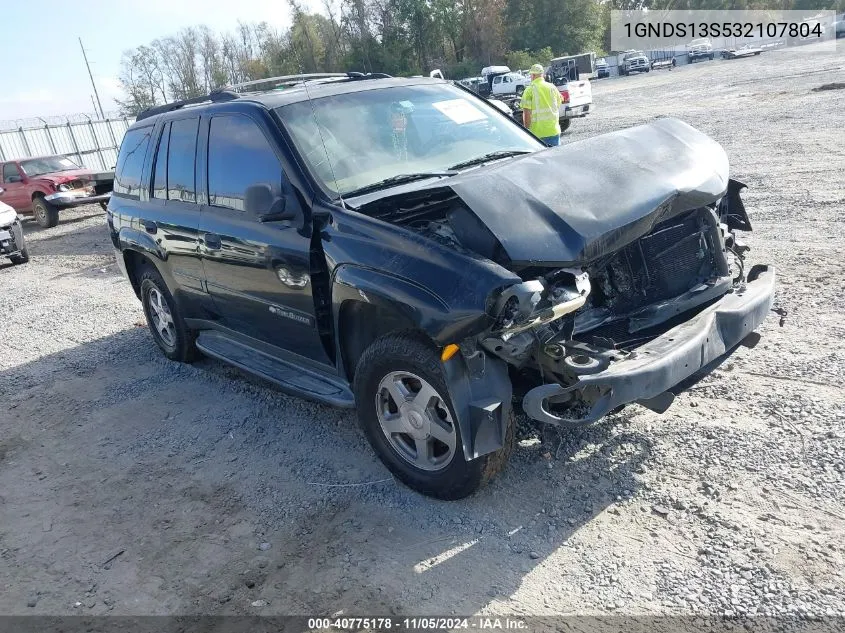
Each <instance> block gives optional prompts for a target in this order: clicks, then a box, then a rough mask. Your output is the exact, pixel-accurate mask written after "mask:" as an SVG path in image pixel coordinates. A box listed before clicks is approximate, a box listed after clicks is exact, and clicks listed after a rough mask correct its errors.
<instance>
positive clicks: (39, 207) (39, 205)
mask: <svg viewBox="0 0 845 633" xmlns="http://www.w3.org/2000/svg"><path fill="white" fill-rule="evenodd" d="M32 213H33V215H35V221H36V222H38V224H39V225H40V226H42V227H44V228H45V229H49V228H52V227H54V226H56V225H57V224H58V223H59V210H58V209H57V208H56V207H54V206H53V205H52V204H50V203H49V202H47V201H46V200H45V199H44V198H40V197H39V198H36V199H35V200H33V201H32Z"/></svg>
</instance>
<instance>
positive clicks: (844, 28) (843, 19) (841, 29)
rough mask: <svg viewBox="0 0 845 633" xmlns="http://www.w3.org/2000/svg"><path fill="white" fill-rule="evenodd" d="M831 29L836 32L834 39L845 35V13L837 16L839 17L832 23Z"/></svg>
mask: <svg viewBox="0 0 845 633" xmlns="http://www.w3.org/2000/svg"><path fill="white" fill-rule="evenodd" d="M833 31H834V33H835V34H836V39H840V38H842V37H845V13H843V14H842V15H840V16H839V19H838V20H837V21H836V22H834V23H833Z"/></svg>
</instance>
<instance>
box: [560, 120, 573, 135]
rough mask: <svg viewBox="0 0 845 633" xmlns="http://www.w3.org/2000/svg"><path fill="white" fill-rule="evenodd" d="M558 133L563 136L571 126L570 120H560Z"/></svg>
mask: <svg viewBox="0 0 845 633" xmlns="http://www.w3.org/2000/svg"><path fill="white" fill-rule="evenodd" d="M559 123H560V133H561V134H563V133H564V132H566V130H568V129H569V126H570V125H572V119H560V120H559Z"/></svg>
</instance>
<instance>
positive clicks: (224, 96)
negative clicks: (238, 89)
mask: <svg viewBox="0 0 845 633" xmlns="http://www.w3.org/2000/svg"><path fill="white" fill-rule="evenodd" d="M237 98H238V95H237V94H236V93H234V92H232V91H230V90H227V89H225V88H224V89H220V90H213V91H212V92H210V93H209V94H207V95H202V96H199V97H193V98H191V99H183V100H181V101H174V102H173V103H165V104H164V105H160V106H153V107H152V108H147V109H146V110H144V111H142V112H140V113H138V116H136V117H135V120H136V121H140V120H142V119H146V118H148V117H151V116H155V115H156V114H164V113H165V112H173V111H174V110H178V109H179V108H183V107H185V106H187V105H194V104H197V103H205V102H206V101H211V102H212V103H218V102H221V101H231V100H232V99H237Z"/></svg>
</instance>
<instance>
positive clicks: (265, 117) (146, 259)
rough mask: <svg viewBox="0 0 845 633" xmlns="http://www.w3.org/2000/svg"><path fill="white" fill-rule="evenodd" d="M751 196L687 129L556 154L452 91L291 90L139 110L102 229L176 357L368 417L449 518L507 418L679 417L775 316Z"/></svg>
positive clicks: (663, 126) (364, 78)
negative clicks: (756, 243) (679, 397)
mask: <svg viewBox="0 0 845 633" xmlns="http://www.w3.org/2000/svg"><path fill="white" fill-rule="evenodd" d="M259 88H261V89H259ZM742 188H743V185H742V184H741V183H739V182H737V181H734V180H730V179H729V178H728V161H727V157H726V155H725V152H724V151H723V150H722V148H721V147H720V146H719V145H718V144H717V143H715V142H714V141H713V140H711V139H710V138H708V137H707V136H705V135H704V134H702V133H700V132H698V131H696V130H695V129H693V128H691V127H689V126H688V125H686V124H685V123H682V122H681V121H678V120H674V119H660V120H658V121H656V122H654V123H651V124H648V125H644V126H641V127H636V128H632V129H628V130H624V131H621V132H615V133H611V134H605V135H602V136H598V137H595V138H592V139H588V140H584V141H579V142H574V143H570V144H568V145H566V146H563V147H556V148H546V147H545V146H544V145H543V144H542V143H541V142H540V141H539V140H538V139H536V138H535V137H533V136H532V135H531V134H530V133H529V132H527V131H526V130H524V129H523V128H522V127H520V126H519V125H518V124H516V123H515V122H514V121H513V120H511V119H510V118H508V117H507V116H506V115H504V114H502V113H501V112H500V111H499V110H497V109H496V108H494V107H492V106H491V105H490V104H489V103H487V102H486V101H485V100H484V99H482V98H480V97H478V96H477V95H474V94H473V93H471V92H469V91H467V90H463V89H462V88H460V87H458V86H455V85H452V84H450V83H447V82H444V81H442V80H435V79H429V78H413V79H399V78H390V77H386V76H377V75H361V74H354V73H350V74H349V75H340V76H329V75H321V76H297V77H283V78H274V79H272V80H267V81H266V82H265V84H264V85H263V86H259V85H258V84H245V85H241V86H236V87H232V88H229V89H226V90H221V91H219V92H215V93H212V94H211V95H208V96H206V97H202V98H198V99H193V100H190V101H183V102H178V103H174V104H169V105H166V106H159V107H156V108H154V109H152V110H148V111H147V112H144V113H143V114H142V115H140V116H139V117H138V120H137V121H136V123H135V124H134V125H133V126H132V127H131V128H130V129H129V131H128V132H127V133H126V136H125V138H124V140H123V143H122V145H121V149H120V155H119V158H118V163H117V170H116V177H115V183H114V193H113V195H112V198H111V202H110V203H109V205H108V226H109V230H110V233H111V239H112V241H113V243H114V247H115V249H116V250H117V261H118V263H119V264H120V266H121V267H122V269H123V270H124V272H125V274H126V276H127V277H128V279H129V280H130V282H131V283H132V287H133V288H134V290H135V293H136V295H137V296H138V297H139V298H140V300H141V302H142V304H143V308H144V312H145V314H146V317H147V321H148V323H149V326H150V330H151V332H152V334H153V337H154V339H155V341H156V343H157V344H158V345H159V347H160V348H161V349H162V350H163V352H164V353H165V355H166V356H167V357H168V358H170V359H172V360H178V361H183V362H189V361H190V360H191V359H192V358H194V356H195V354H196V352H197V350H199V351H201V352H203V353H204V354H207V355H208V356H212V357H215V358H219V359H221V360H223V361H225V362H227V363H231V364H233V365H236V366H238V367H240V368H242V369H244V370H246V371H248V372H251V373H253V374H257V375H259V376H262V377H264V378H266V379H268V380H270V381H272V382H274V383H276V384H277V385H279V386H280V387H282V388H283V389H285V390H286V391H288V392H290V393H294V394H298V395H301V396H304V397H308V398H311V399H314V400H318V401H320V402H324V403H327V404H331V405H336V406H341V407H353V406H357V408H358V415H359V417H360V421H361V425H362V427H363V429H364V431H365V433H366V435H367V437H368V439H369V440H370V442H371V444H372V446H373V448H374V449H375V450H376V452H377V453H378V455H379V457H380V458H381V459H382V460H383V461H384V463H385V464H386V465H387V466H388V467H389V468H390V470H391V471H392V472H393V473H394V474H395V475H396V476H397V477H398V478H399V479H401V480H402V481H404V482H405V483H407V484H408V485H410V486H412V487H413V488H415V489H417V490H419V491H421V492H424V493H426V494H430V495H434V496H438V497H441V498H459V497H462V496H464V495H467V494H469V493H471V492H472V491H473V490H474V489H476V488H477V487H478V485H479V484H480V483H481V482H482V481H484V480H485V479H486V478H488V477H489V476H490V475H492V474H493V473H494V472H495V471H496V470H498V469H499V468H500V467H501V466H502V465H503V464H504V463H505V461H506V459H507V456H508V454H509V451H510V447H511V444H512V441H513V423H512V419H513V413H512V412H513V404H514V403H516V404H517V406H520V407H521V408H522V410H523V411H524V412H525V413H526V414H527V415H528V416H530V417H531V418H533V419H535V420H539V421H542V422H545V423H550V424H555V425H559V426H579V425H584V424H589V423H591V422H593V421H595V420H597V419H599V418H600V417H602V416H604V415H606V414H607V413H609V412H612V411H615V410H617V409H619V408H620V407H622V406H624V405H626V404H629V403H633V402H636V403H639V404H641V405H644V406H646V407H649V408H651V409H654V410H656V411H663V410H665V409H666V408H667V407H668V406H669V405H670V404H671V401H672V398H673V396H672V393H671V392H670V391H669V390H670V388H672V387H674V386H675V385H677V384H678V383H679V382H680V381H682V380H683V379H685V378H687V377H688V376H690V375H691V374H693V373H694V372H696V371H698V370H699V369H701V368H702V367H704V366H705V365H707V364H708V363H710V362H711V361H713V360H714V359H716V358H718V357H719V356H721V355H723V354H725V353H726V352H728V351H730V350H731V349H732V348H733V347H734V346H736V345H737V344H739V343H740V342H741V341H743V339H745V338H746V336H747V335H748V334H749V333H751V331H752V330H753V329H755V328H756V327H757V326H758V325H759V324H760V323H761V322H762V321H763V319H764V318H765V316H766V313H767V312H768V311H769V309H770V304H771V301H772V295H773V289H774V271H773V270H772V269H770V268H768V267H767V266H761V265H757V266H753V267H748V266H747V265H746V264H745V263H744V256H745V253H746V251H747V250H748V249H747V246H745V245H744V244H743V243H742V242H741V241H740V240H738V239H737V238H736V237H735V234H734V232H735V231H737V230H750V228H751V226H750V223H749V221H748V216H747V215H746V212H745V209H744V207H743V204H742V201H741V199H740V195H739V194H740V190H741V189H742Z"/></svg>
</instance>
